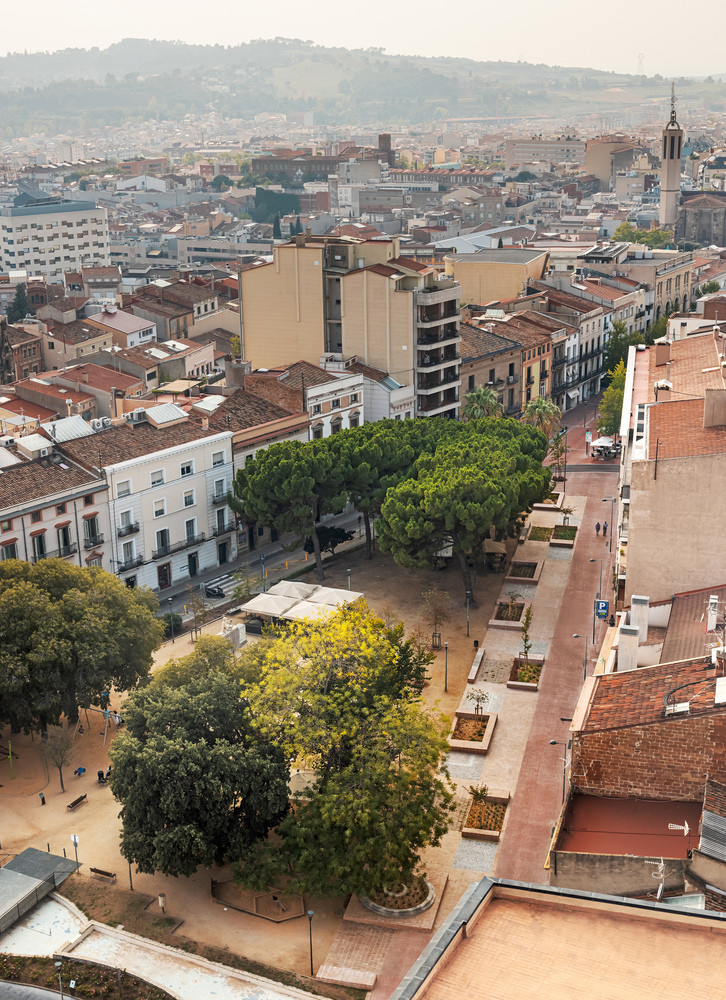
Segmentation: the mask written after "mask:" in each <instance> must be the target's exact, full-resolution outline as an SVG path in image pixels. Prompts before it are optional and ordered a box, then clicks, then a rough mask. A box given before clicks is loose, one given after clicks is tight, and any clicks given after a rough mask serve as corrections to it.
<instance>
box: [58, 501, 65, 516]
mask: <svg viewBox="0 0 726 1000" xmlns="http://www.w3.org/2000/svg"><path fill="white" fill-rule="evenodd" d="M55 512H56V514H65V512H66V505H65V504H64V503H59V504H56V508H55Z"/></svg>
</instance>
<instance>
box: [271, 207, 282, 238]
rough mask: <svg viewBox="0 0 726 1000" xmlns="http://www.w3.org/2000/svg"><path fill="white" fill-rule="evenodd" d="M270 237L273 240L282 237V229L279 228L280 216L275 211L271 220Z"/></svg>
mask: <svg viewBox="0 0 726 1000" xmlns="http://www.w3.org/2000/svg"><path fill="white" fill-rule="evenodd" d="M272 238H273V240H281V239H282V230H281V229H280V216H279V215H278V214H277V212H276V213H275V218H274V219H273V220H272Z"/></svg>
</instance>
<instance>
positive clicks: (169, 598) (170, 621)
mask: <svg viewBox="0 0 726 1000" xmlns="http://www.w3.org/2000/svg"><path fill="white" fill-rule="evenodd" d="M166 600H167V603H168V605H169V628H170V629H171V641H172V643H173V642H174V612H173V611H172V610H171V600H172V599H171V597H167V599H166Z"/></svg>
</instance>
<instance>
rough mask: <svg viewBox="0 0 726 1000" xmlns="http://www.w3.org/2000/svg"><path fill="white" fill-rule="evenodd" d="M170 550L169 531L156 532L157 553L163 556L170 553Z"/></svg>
mask: <svg viewBox="0 0 726 1000" xmlns="http://www.w3.org/2000/svg"><path fill="white" fill-rule="evenodd" d="M169 548H170V545H169V529H168V528H162V529H161V531H157V532H156V551H157V552H158V553H159V554H160V555H163V554H164V553H165V552H168V551H169Z"/></svg>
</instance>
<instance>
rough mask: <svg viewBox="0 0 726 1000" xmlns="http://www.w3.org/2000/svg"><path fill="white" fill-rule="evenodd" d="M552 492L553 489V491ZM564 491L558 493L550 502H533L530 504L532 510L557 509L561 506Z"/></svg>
mask: <svg viewBox="0 0 726 1000" xmlns="http://www.w3.org/2000/svg"><path fill="white" fill-rule="evenodd" d="M553 492H554V491H553ZM564 497H565V495H564V493H558V494H557V499H556V500H553V501H552V502H551V503H544V502H542V503H535V504H532V510H559V509H560V507H561V506H562V501H563V500H564Z"/></svg>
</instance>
